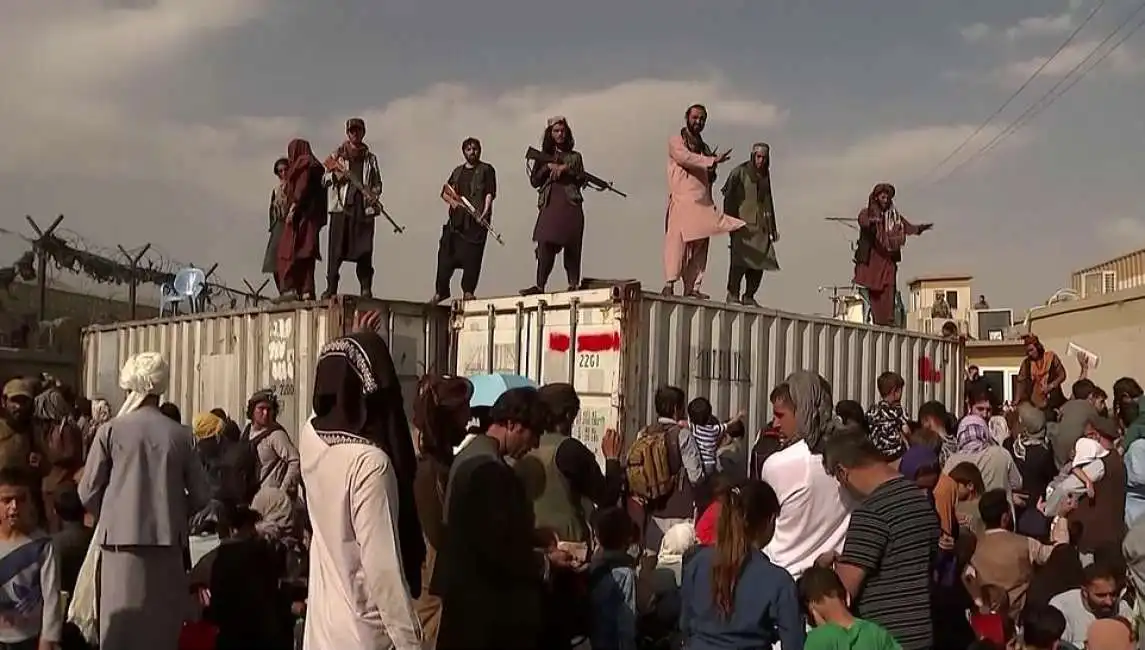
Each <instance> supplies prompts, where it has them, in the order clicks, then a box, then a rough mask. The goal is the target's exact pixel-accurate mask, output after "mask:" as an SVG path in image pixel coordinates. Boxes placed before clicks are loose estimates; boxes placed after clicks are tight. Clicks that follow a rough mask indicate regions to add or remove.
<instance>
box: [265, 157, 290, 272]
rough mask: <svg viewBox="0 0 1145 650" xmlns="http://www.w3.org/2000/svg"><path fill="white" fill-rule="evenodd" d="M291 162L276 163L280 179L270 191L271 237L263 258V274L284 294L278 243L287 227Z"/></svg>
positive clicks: (268, 229)
mask: <svg viewBox="0 0 1145 650" xmlns="http://www.w3.org/2000/svg"><path fill="white" fill-rule="evenodd" d="M288 167H290V161H289V160H287V159H286V158H279V159H278V160H276V161H274V177H275V178H277V179H278V183H276V184H275V186H274V189H273V190H271V191H270V210H269V219H267V232H269V233H270V236H269V237H268V239H267V242H266V253H265V254H264V255H263V256H262V272H263V273H269V274H270V275H271V276H273V277H274V287H275V288H276V289H278V292H279V293H282V284H281V283H279V281H278V272H277V270H276V269H277V268H278V241H279V240H280V239H282V231H283V229H284V228H285V227H286V170H287V168H288Z"/></svg>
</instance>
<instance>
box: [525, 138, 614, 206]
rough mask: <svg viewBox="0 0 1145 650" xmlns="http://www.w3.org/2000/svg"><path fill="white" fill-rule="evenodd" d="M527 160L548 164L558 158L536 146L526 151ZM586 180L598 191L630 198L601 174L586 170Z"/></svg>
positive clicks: (589, 185) (587, 183) (586, 182)
mask: <svg viewBox="0 0 1145 650" xmlns="http://www.w3.org/2000/svg"><path fill="white" fill-rule="evenodd" d="M525 160H532V161H533V162H534V163H536V164H538V165H547V164H549V163H552V162H557V160H556V158H554V157H553V156H550V155H549V154H547V153H545V152H543V151H539V150H538V149H537V148H536V147H529V148H528V150H526V151H525ZM584 180H585V185H586V186H588V187H591V188H592V189H594V190H596V191H597V192H605V191H608V192H612V193H614V194H619V195H620V196H623V197H624V198H628V195H627V194H625V193H624V192H621V191H620V190H618V189H616V188H615V187H613V186H612V183H609V182H608V181H606V180H604V179H603V178H601V177H599V176H596V175H594V174H590V173H588V172H584Z"/></svg>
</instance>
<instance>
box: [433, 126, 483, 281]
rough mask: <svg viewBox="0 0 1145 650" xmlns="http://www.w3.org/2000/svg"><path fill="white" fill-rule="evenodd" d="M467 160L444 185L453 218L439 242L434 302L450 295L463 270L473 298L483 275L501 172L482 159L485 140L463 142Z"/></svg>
mask: <svg viewBox="0 0 1145 650" xmlns="http://www.w3.org/2000/svg"><path fill="white" fill-rule="evenodd" d="M461 152H462V154H464V156H465V162H464V163H462V164H460V165H458V166H457V167H455V168H454V170H453V172H451V173H450V175H449V180H447V181H446V183H445V187H443V188H442V193H441V198H442V200H443V201H445V202H446V203H447V204H448V205H449V219H448V221H446V223H445V225H444V226H442V228H441V239H440V240H439V241H438V244H437V272H436V275H435V279H434V293H433V299H432V302H434V303H439V302H442V301H444V300H446V299H448V298H449V285H450V282H451V281H452V279H453V274H454V272H455V271H456V270H458V269H461V291H462V293H463V294H464V295H463V298H464V299H465V300H472V299H473V298H474V297H475V296H474V294H475V292H476V291H477V280H478V279H479V278H480V277H481V260H482V259H483V258H484V256H485V240H486V239H487V238H488V236H489V234H490V232H491V230H490V229H491V224H492V221H493V200H494V199H495V198H497V172H496V170H494V169H493V166H492V165H490V164H489V163H487V162H484V161H483V160H481V141H479V140H478V139H477V138H466V139H465V142H462V143H461Z"/></svg>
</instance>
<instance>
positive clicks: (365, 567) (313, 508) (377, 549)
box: [299, 314, 425, 650]
mask: <svg viewBox="0 0 1145 650" xmlns="http://www.w3.org/2000/svg"><path fill="white" fill-rule="evenodd" d="M377 319H378V317H377V316H376V315H374V314H371V315H368V316H366V317H365V318H361V319H360V325H364V327H363V328H362V329H366V330H369V329H372V327H371V326H370V324H371V323H373V324H374V325H376V323H377ZM315 374H316V376H315V381H314V413H315V415H314V417H313V418H312V419H311V420H310V422H309V423H307V425H306V426H305V427H303V429H302V431H301V433H300V435H299V454H300V456H301V461H302V480H303V485H305V491H306V503H307V507H308V510H309V512H310V520H311V524H312V525H313V529H314V532H313V536H312V538H311V541H310V581H309V597H308V599H307V601H308V606H309V607H308V611H307V614H306V627H305V635H304V642H303V648H304V649H305V650H331V649H335V648H336V649H337V650H378V649H388V648H395V649H397V650H421V648H422V630H421V624H420V623H419V622H418V617H417V612H416V610H415V609H414V604H413V599H412V598H411V597H410V593H411V587H414V586H413V585H411V582H413V581H420V571H421V560H422V559H423V558H424V555H425V546H424V543H423V541H422V538H421V528H420V526H418V524H417V513H416V510H414V509H413V507H412V472H413V471H414V470H415V468H416V458H415V456H414V451H413V443H412V439H411V438H410V434H409V429H408V424H406V423H405V422H406V420H405V414H404V412H403V411H402V407H401V388H400V386H399V385H398V384H397V382H396V379H397V378H396V373H394V371H393V360H392V359H391V358H390V356H389V350H388V348H387V347H386V344H385V341H383V340H382V338H381V337H380V336H379V335H378V334H376V333H374V332H372V331H367V332H365V333H359V334H355V335H353V336H349V337H345V338H340V339H335V340H334V341H332V342H330V343H328V344H327V345H326V346H325V347H324V348H323V350H322V353H321V355H320V356H319V359H318V368H317V371H316V373H315ZM395 398H396V399H395ZM403 435H404V444H403V440H402V437H403ZM407 480H408V481H409V492H408V498H407V489H406V488H405V486H406V482H407ZM410 517H412V520H411V519H410ZM410 521H412V527H411V526H410V524H409V522H410ZM419 591H420V584H419V585H417V586H416V587H414V591H413V593H418V592H419Z"/></svg>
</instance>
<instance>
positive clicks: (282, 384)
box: [266, 317, 295, 397]
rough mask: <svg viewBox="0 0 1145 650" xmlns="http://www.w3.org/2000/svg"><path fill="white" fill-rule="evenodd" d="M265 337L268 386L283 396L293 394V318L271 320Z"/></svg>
mask: <svg viewBox="0 0 1145 650" xmlns="http://www.w3.org/2000/svg"><path fill="white" fill-rule="evenodd" d="M267 339H268V340H267V350H266V355H267V360H268V361H269V362H270V363H269V365H270V387H271V389H273V390H274V392H276V393H278V394H279V395H282V396H284V397H289V396H291V395H294V391H295V367H294V365H295V364H294V319H293V318H290V317H284V318H275V319H273V320H271V321H270V328H269V330H268V336H267Z"/></svg>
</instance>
